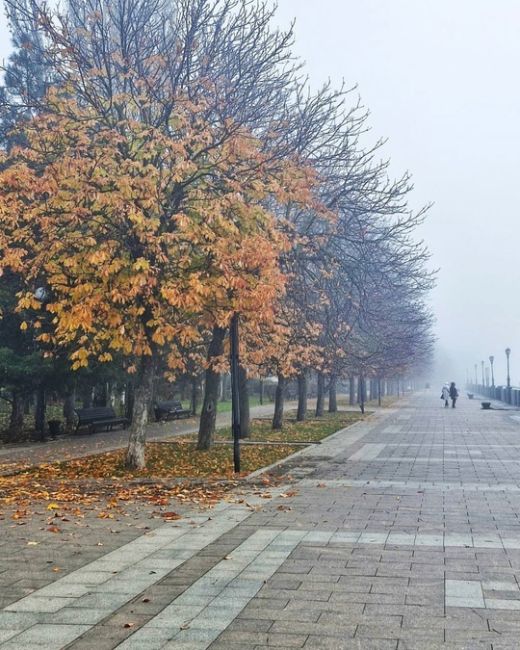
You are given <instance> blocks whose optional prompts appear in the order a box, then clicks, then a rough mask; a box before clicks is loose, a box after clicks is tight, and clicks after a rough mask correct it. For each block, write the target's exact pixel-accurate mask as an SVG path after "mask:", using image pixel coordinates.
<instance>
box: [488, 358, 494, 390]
mask: <svg viewBox="0 0 520 650" xmlns="http://www.w3.org/2000/svg"><path fill="white" fill-rule="evenodd" d="M494 361H495V357H494V356H493V355H492V354H491V355H490V356H489V363H490V364H491V388H495V375H494V372H493V362H494Z"/></svg>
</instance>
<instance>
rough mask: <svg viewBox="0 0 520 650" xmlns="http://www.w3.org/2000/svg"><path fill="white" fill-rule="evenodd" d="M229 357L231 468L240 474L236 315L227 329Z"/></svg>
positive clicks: (238, 362)
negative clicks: (231, 437)
mask: <svg viewBox="0 0 520 650" xmlns="http://www.w3.org/2000/svg"><path fill="white" fill-rule="evenodd" d="M229 342H230V345H229V353H230V354H229V356H230V364H229V365H230V368H231V430H232V432H233V466H234V469H235V472H237V473H238V472H240V433H241V432H240V398H239V392H238V367H239V364H240V360H239V356H238V355H239V341H238V314H237V313H235V314H233V318H232V319H231V326H230V328H229Z"/></svg>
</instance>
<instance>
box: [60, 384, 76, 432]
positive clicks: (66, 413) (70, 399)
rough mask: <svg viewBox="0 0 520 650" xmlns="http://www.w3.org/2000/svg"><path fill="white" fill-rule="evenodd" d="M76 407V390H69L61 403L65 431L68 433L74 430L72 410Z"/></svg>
mask: <svg viewBox="0 0 520 650" xmlns="http://www.w3.org/2000/svg"><path fill="white" fill-rule="evenodd" d="M75 407H76V389H75V388H74V387H72V388H71V390H70V391H67V393H65V399H64V401H63V417H64V418H65V430H66V431H68V432H69V433H70V432H71V431H73V430H74V426H75V420H76V416H75V413H74V408H75Z"/></svg>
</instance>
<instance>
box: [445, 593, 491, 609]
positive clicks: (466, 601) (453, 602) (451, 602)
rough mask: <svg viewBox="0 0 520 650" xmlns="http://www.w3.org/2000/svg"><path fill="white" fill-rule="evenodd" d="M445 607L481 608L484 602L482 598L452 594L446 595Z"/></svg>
mask: <svg viewBox="0 0 520 650" xmlns="http://www.w3.org/2000/svg"><path fill="white" fill-rule="evenodd" d="M446 607H470V608H472V607H475V608H477V609H482V608H484V607H485V604H484V600H483V599H482V598H463V597H461V598H456V597H454V596H450V597H448V596H446Z"/></svg>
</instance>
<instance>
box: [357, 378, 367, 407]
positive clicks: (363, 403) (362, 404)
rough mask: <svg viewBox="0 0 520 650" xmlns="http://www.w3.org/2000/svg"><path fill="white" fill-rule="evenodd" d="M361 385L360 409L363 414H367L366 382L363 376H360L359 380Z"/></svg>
mask: <svg viewBox="0 0 520 650" xmlns="http://www.w3.org/2000/svg"><path fill="white" fill-rule="evenodd" d="M358 383H359V408H360V409H361V413H363V414H364V413H365V397H366V394H365V380H364V378H363V375H359V379H358Z"/></svg>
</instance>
